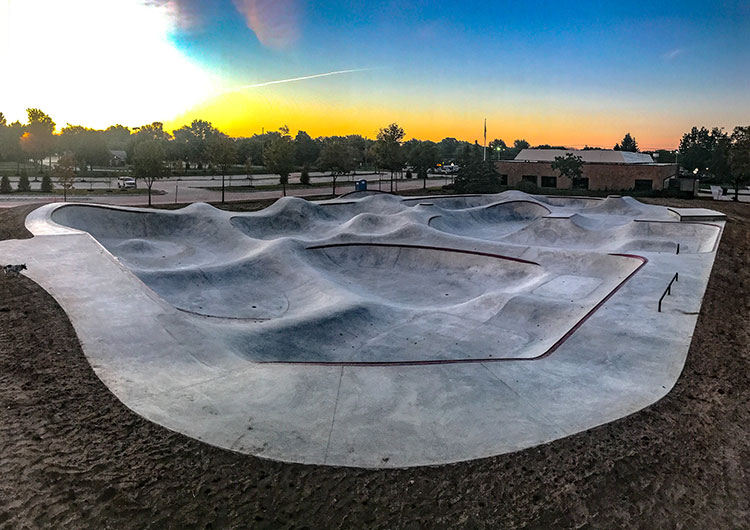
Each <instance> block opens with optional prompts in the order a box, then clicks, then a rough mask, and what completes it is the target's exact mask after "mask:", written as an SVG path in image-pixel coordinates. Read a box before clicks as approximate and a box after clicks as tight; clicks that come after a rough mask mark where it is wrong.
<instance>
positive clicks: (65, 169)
mask: <svg viewBox="0 0 750 530" xmlns="http://www.w3.org/2000/svg"><path fill="white" fill-rule="evenodd" d="M55 176H56V177H57V183H58V184H59V185H60V186H61V187H62V189H63V201H66V202H67V200H68V190H70V189H73V184H74V183H75V176H76V161H75V158H74V157H73V156H72V155H64V156H61V157H60V159H59V160H58V161H57V167H56V168H55Z"/></svg>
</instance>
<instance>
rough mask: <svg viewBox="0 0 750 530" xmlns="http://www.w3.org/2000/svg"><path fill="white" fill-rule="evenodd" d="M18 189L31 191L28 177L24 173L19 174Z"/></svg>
mask: <svg viewBox="0 0 750 530" xmlns="http://www.w3.org/2000/svg"><path fill="white" fill-rule="evenodd" d="M18 191H31V184H30V183H29V177H28V176H27V175H26V174H23V175H21V178H20V179H19V180H18Z"/></svg>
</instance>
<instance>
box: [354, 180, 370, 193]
mask: <svg viewBox="0 0 750 530" xmlns="http://www.w3.org/2000/svg"><path fill="white" fill-rule="evenodd" d="M354 191H367V181H366V180H364V179H362V180H358V181H357V182H355V183H354Z"/></svg>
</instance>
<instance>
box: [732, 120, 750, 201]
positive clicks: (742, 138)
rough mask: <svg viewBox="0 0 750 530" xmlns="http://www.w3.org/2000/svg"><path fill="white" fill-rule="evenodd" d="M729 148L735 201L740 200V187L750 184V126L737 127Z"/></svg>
mask: <svg viewBox="0 0 750 530" xmlns="http://www.w3.org/2000/svg"><path fill="white" fill-rule="evenodd" d="M731 141H732V143H731V146H730V147H729V167H730V170H731V173H730V175H731V177H730V179H731V180H730V182H731V183H732V185H733V186H734V200H735V201H738V200H739V194H740V186H742V185H744V184H747V183H748V182H750V125H748V126H746V127H739V126H738V127H735V128H734V131H733V132H732V136H731Z"/></svg>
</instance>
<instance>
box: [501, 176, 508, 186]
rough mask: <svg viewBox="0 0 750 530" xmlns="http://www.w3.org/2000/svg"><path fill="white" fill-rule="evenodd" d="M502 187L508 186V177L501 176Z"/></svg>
mask: <svg viewBox="0 0 750 530" xmlns="http://www.w3.org/2000/svg"><path fill="white" fill-rule="evenodd" d="M500 185H501V186H507V185H508V175H500Z"/></svg>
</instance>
